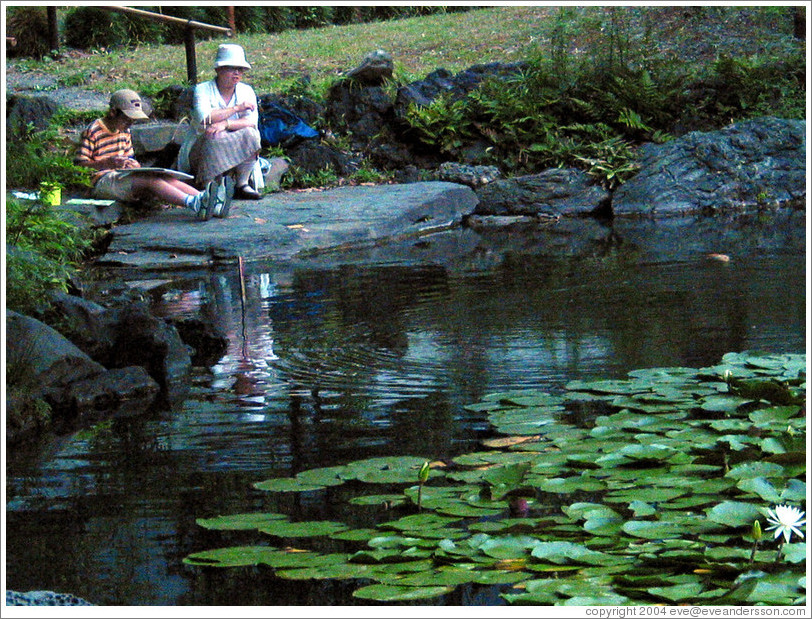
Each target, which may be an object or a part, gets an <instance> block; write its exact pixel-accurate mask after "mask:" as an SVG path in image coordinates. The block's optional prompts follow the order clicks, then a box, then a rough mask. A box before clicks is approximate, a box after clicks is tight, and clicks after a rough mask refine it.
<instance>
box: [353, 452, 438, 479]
mask: <svg viewBox="0 0 812 619" xmlns="http://www.w3.org/2000/svg"><path fill="white" fill-rule="evenodd" d="M426 460H427V459H426V458H417V457H413V456H395V457H385V458H369V459H367V460H357V461H355V462H350V463H349V464H347V465H346V466H345V467H343V468H344V470H343V472H342V473H341V475H342V477H343V478H344V479H357V480H358V481H362V482H365V483H371V484H398V483H408V482H411V483H414V482H417V475H418V473H419V472H420V467H422V466H423V463H424V462H426ZM442 475H443V472H442V471H439V470H437V469H436V468H432V469H430V471H429V478H430V479H432V478H436V477H442Z"/></svg>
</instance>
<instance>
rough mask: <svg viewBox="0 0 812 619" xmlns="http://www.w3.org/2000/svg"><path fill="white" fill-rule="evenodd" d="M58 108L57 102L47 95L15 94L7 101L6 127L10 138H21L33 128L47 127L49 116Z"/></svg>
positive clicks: (35, 129)
mask: <svg viewBox="0 0 812 619" xmlns="http://www.w3.org/2000/svg"><path fill="white" fill-rule="evenodd" d="M58 110H59V104H57V103H56V101H54V100H53V99H51V98H50V97H47V96H36V97H28V96H23V95H15V96H13V97H11V98H10V99H9V101H8V115H7V117H6V128H7V129H8V137H9V138H11V139H17V140H19V139H23V138H24V137H25V136H26V135H28V133H29V132H30V131H31V130H32V129H33V130H34V131H42V130H44V129H47V128H48V125H49V124H50V122H51V117H52V116H53V115H54V114H56V112H57V111H58Z"/></svg>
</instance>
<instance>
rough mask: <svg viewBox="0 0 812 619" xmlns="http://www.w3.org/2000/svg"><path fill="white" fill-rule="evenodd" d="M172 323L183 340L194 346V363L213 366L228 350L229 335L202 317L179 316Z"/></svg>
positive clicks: (195, 364)
mask: <svg viewBox="0 0 812 619" xmlns="http://www.w3.org/2000/svg"><path fill="white" fill-rule="evenodd" d="M172 324H173V325H174V326H175V328H176V329H177V330H178V334H179V335H180V338H181V339H182V340H183V342H184V343H185V344H186V345H187V346H189V347H191V348H192V353H191V358H192V365H194V366H197V367H211V366H212V365H214V364H215V363H217V362H218V361H219V360H220V359H221V358H222V357H223V355H224V354H226V351H227V350H228V337H227V336H226V335H225V334H223V333H221V332H218V331H217V330H216V329H215V327H214V325H213V324H212V323H211V322H206V321H204V320H201V319H200V318H179V319H177V320H173V321H172Z"/></svg>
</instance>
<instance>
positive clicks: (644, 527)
mask: <svg viewBox="0 0 812 619" xmlns="http://www.w3.org/2000/svg"><path fill="white" fill-rule="evenodd" d="M621 529H622V530H623V532H624V533H627V534H628V535H631V536H633V537H642V538H644V539H660V540H661V539H668V538H678V537H680V536H681V535H682V534H683V532H684V529H683V528H682V527H680V526H679V525H678V524H675V523H673V522H663V521H649V520H630V521H628V522H626V523H625V524H624V525H623V526H622V527H621Z"/></svg>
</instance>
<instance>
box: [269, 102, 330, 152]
mask: <svg viewBox="0 0 812 619" xmlns="http://www.w3.org/2000/svg"><path fill="white" fill-rule="evenodd" d="M318 134H319V132H318V131H316V130H315V129H314V128H313V127H311V126H310V125H308V124H307V123H306V122H305V121H304V120H302V119H301V118H300V117H299V116H297V115H296V114H294V113H293V112H291V111H290V110H286V109H285V108H283V107H282V106H280V105H276V104H275V103H266V104H264V105H263V106H262V111H261V112H260V115H259V136H260V138H262V145H263V146H277V145H278V144H285V143H287V142H290V141H293V140H294V139H296V138H303V139H306V138H315V137H316V136H317V135H318Z"/></svg>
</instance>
